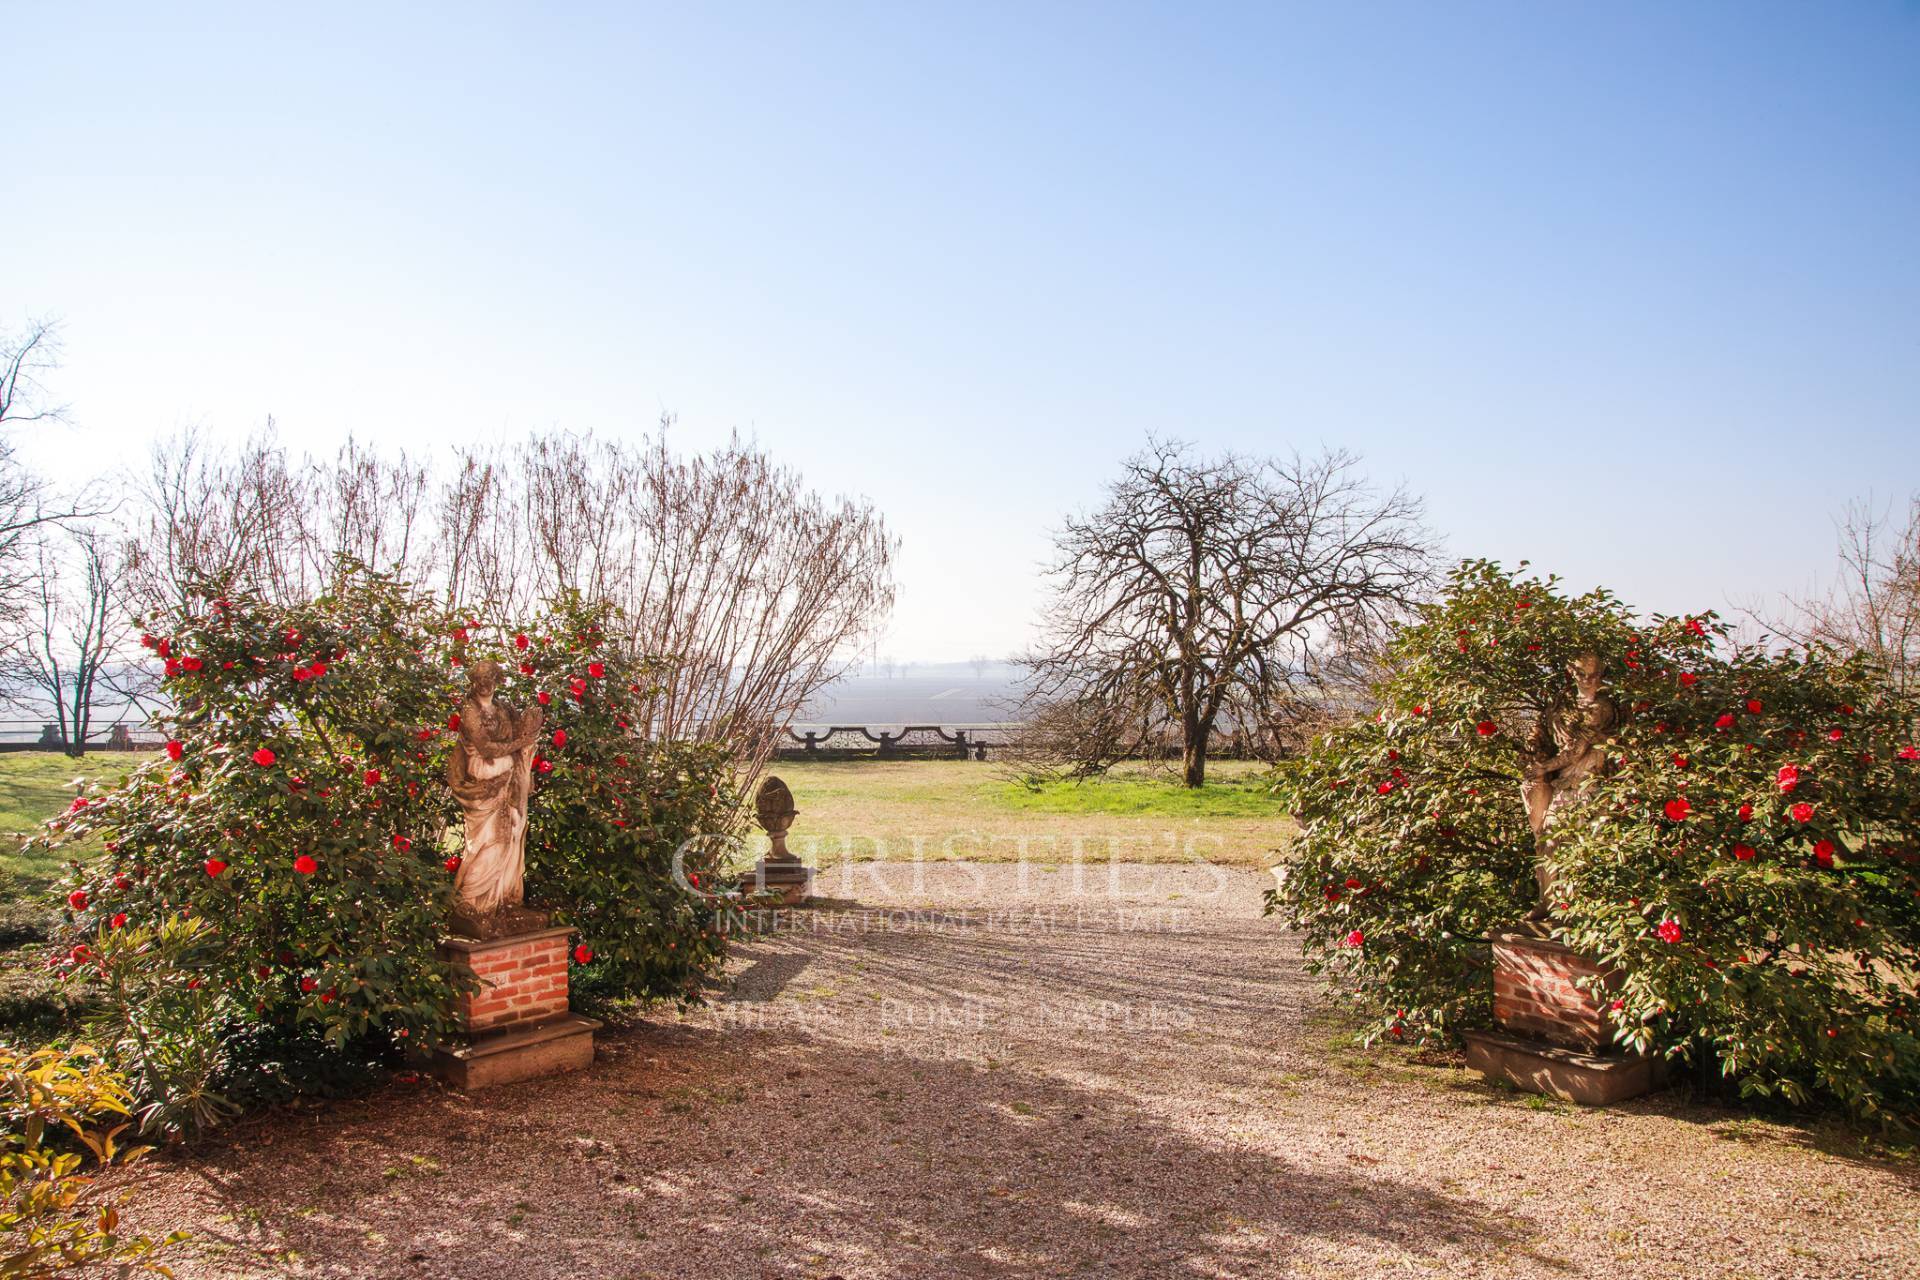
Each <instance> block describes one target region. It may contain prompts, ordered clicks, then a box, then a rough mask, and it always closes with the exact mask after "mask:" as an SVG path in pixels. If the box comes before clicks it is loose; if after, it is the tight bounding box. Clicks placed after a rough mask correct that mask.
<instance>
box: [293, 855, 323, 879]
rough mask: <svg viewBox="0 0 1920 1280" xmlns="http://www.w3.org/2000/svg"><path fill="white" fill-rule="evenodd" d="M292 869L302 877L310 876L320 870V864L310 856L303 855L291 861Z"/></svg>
mask: <svg viewBox="0 0 1920 1280" xmlns="http://www.w3.org/2000/svg"><path fill="white" fill-rule="evenodd" d="M293 869H294V870H295V871H298V872H299V873H300V874H301V875H303V876H310V875H312V874H313V873H314V872H316V871H318V870H319V869H320V864H319V863H317V862H315V861H314V860H313V858H312V857H311V856H310V855H308V854H304V853H303V854H301V855H300V856H299V857H297V858H295V859H294V860H293Z"/></svg>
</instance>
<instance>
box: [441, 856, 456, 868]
mask: <svg viewBox="0 0 1920 1280" xmlns="http://www.w3.org/2000/svg"><path fill="white" fill-rule="evenodd" d="M440 865H441V866H443V867H445V868H446V869H447V870H449V871H458V870H459V869H460V855H459V854H457V853H456V854H454V855H453V856H452V857H451V858H448V859H447V860H446V861H445V862H443V863H441V864H440Z"/></svg>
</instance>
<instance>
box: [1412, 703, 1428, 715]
mask: <svg viewBox="0 0 1920 1280" xmlns="http://www.w3.org/2000/svg"><path fill="white" fill-rule="evenodd" d="M1413 714H1415V715H1417V716H1423V715H1425V714H1427V704H1426V703H1424V702H1422V703H1421V704H1419V705H1418V706H1416V707H1415V708H1414V709H1413Z"/></svg>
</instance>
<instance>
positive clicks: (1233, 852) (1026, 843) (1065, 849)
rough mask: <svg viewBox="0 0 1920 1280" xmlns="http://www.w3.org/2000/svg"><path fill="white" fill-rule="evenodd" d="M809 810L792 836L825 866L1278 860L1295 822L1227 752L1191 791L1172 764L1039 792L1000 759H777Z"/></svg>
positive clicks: (777, 768) (1249, 767) (1253, 768)
mask: <svg viewBox="0 0 1920 1280" xmlns="http://www.w3.org/2000/svg"><path fill="white" fill-rule="evenodd" d="M772 772H774V773H777V774H779V775H780V777H782V778H783V779H785V780H786V783H787V785H788V786H789V787H791V788H792V789H793V795H794V803H795V804H796V805H798V806H799V809H800V818H799V820H798V821H797V822H795V823H794V827H793V834H792V835H791V836H790V837H789V839H788V845H789V847H790V848H792V849H793V851H794V852H795V853H798V854H800V855H801V856H802V857H804V858H806V859H807V860H808V861H809V862H815V863H818V864H821V865H826V864H829V863H834V862H843V861H865V860H873V859H888V860H911V859H914V858H922V859H952V860H973V861H994V862H1006V861H1013V860H1016V859H1018V858H1021V857H1023V856H1024V857H1026V858H1029V859H1031V860H1033V861H1036V862H1042V863H1046V862H1052V863H1066V862H1073V861H1076V860H1078V861H1083V862H1109V861H1112V862H1188V861H1191V860H1193V859H1194V858H1204V859H1205V860H1207V861H1209V862H1225V863H1237V864H1241V865H1247V866H1268V865H1270V864H1271V863H1272V862H1274V861H1275V860H1276V858H1277V856H1278V851H1279V850H1280V849H1281V848H1282V847H1283V846H1284V845H1285V844H1286V842H1287V839H1288V837H1289V835H1290V833H1291V831H1292V824H1291V822H1290V821H1289V819H1288V818H1287V817H1286V814H1285V812H1284V810H1283V808H1282V806H1281V805H1280V803H1279V802H1278V801H1277V800H1276V799H1275V798H1274V797H1273V796H1272V795H1271V794H1270V793H1269V792H1268V789H1267V784H1266V781H1265V770H1264V769H1263V768H1262V767H1261V766H1258V765H1253V764H1246V763H1241V762H1222V763H1220V764H1218V765H1215V766H1213V767H1212V768H1210V769H1209V774H1210V776H1211V777H1212V779H1213V780H1212V781H1210V782H1209V783H1208V784H1207V785H1206V786H1205V787H1203V788H1201V789H1200V790H1198V791H1191V792H1190V791H1188V790H1186V789H1185V788H1183V787H1181V786H1180V785H1179V784H1178V783H1177V782H1176V781H1174V780H1173V779H1172V778H1171V777H1170V776H1169V775H1167V774H1166V773H1164V772H1157V771H1150V770H1149V769H1147V768H1145V767H1144V766H1122V767H1121V768H1119V769H1117V770H1115V771H1114V773H1113V775H1111V776H1109V777H1107V778H1103V779H1100V780H1097V781H1093V782H1085V783H1055V784H1050V785H1048V786H1046V787H1044V788H1043V789H1041V790H1040V791H1038V792H1033V791H1029V790H1027V789H1026V788H1025V787H1022V786H1020V785H1019V784H1017V783H1014V782H1010V781H1008V780H1007V779H1006V778H1005V776H1004V775H1003V774H1002V772H1001V770H1000V768H999V766H997V765H995V764H993V763H992V762H984V763H983V762H977V761H962V760H939V761H907V762H893V761H889V762H886V763H879V762H861V763H852V764H793V763H786V762H779V761H776V762H775V763H774V765H773V766H772Z"/></svg>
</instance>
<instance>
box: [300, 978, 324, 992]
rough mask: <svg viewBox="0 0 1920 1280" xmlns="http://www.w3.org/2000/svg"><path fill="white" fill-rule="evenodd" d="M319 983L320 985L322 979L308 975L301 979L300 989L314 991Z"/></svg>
mask: <svg viewBox="0 0 1920 1280" xmlns="http://www.w3.org/2000/svg"><path fill="white" fill-rule="evenodd" d="M319 985H320V980H319V979H318V978H315V977H312V976H308V977H305V978H302V979H300V989H301V990H302V991H312V990H313V989H314V988H315V987H317V986H319Z"/></svg>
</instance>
